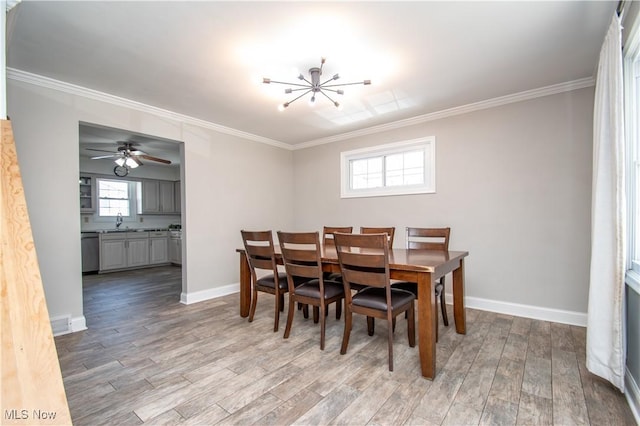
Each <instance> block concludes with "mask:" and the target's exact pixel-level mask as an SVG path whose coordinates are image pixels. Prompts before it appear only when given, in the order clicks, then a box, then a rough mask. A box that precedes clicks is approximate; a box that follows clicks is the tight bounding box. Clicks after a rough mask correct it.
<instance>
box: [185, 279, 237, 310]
mask: <svg viewBox="0 0 640 426" xmlns="http://www.w3.org/2000/svg"><path fill="white" fill-rule="evenodd" d="M239 292H240V283H234V284H229V285H225V286H223V287H215V288H209V289H207V290H200V291H194V292H192V293H185V292H182V293H181V294H180V303H184V304H185V305H190V304H192V303H198V302H204V301H205V300H210V299H217V298H218V297H222V296H227V295H229V294H234V293H239Z"/></svg>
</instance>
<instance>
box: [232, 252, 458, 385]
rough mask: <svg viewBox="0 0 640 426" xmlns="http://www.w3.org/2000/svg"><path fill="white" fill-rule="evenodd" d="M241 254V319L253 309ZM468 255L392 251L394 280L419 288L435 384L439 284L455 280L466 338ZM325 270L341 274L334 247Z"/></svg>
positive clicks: (423, 358)
mask: <svg viewBox="0 0 640 426" xmlns="http://www.w3.org/2000/svg"><path fill="white" fill-rule="evenodd" d="M275 251H276V260H277V262H278V264H282V254H281V253H280V250H279V247H277V246H276V248H275ZM236 252H238V253H239V254H240V316H241V317H247V316H248V315H249V308H250V306H251V272H250V269H249V264H248V261H247V257H246V253H245V250H244V249H243V248H242V249H237V250H236ZM468 255H469V252H468V251H439V250H419V249H398V248H394V249H392V250H390V251H389V274H390V278H391V279H392V280H402V281H410V282H415V283H417V284H418V308H417V310H418V351H419V356H420V368H421V371H422V376H424V377H425V378H427V379H431V380H433V379H434V378H435V375H436V323H437V315H438V309H437V305H436V297H435V291H434V285H435V282H436V281H437V280H438V279H439V278H440V277H442V276H444V275H446V274H449V273H452V276H453V285H452V288H453V317H454V322H455V327H456V332H457V333H459V334H466V320H465V310H464V259H465V257H467V256H468ZM321 256H322V268H323V270H324V271H326V272H338V273H339V272H340V263H339V262H338V254H337V252H336V248H335V246H334V245H333V244H324V245H323V246H322V253H321Z"/></svg>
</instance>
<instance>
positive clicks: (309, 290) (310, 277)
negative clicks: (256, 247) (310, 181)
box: [278, 231, 344, 350]
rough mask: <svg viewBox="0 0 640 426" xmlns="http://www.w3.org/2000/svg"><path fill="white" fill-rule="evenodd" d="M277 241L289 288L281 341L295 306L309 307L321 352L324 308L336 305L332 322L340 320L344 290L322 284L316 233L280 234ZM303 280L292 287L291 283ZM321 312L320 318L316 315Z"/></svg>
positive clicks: (327, 282) (330, 283) (335, 284)
mask: <svg viewBox="0 0 640 426" xmlns="http://www.w3.org/2000/svg"><path fill="white" fill-rule="evenodd" d="M278 241H279V242H280V251H281V252H282V260H283V263H284V266H285V270H286V271H287V279H288V284H289V312H288V314H287V326H286V328H285V331H284V338H285V339H287V338H289V333H290V332H291V325H292V323H293V316H294V314H295V309H294V306H295V303H296V302H298V304H303V305H311V306H313V307H314V308H313V319H314V322H317V320H318V317H320V349H321V350H324V341H325V339H324V336H325V329H326V308H327V307H328V306H329V305H330V304H332V303H335V304H336V319H340V316H341V310H342V299H343V298H344V287H343V285H342V283H339V282H335V281H330V280H325V279H324V277H323V273H322V255H321V250H320V234H319V233H318V232H281V231H278ZM296 279H301V280H304V282H303V283H302V284H299V285H296V282H295V280H296ZM320 312H322V313H323V314H324V315H319V313H320Z"/></svg>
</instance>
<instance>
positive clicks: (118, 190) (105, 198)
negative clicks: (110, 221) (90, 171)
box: [97, 179, 132, 217]
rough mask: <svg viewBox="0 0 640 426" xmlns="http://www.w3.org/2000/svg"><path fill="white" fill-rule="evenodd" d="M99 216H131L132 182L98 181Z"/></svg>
mask: <svg viewBox="0 0 640 426" xmlns="http://www.w3.org/2000/svg"><path fill="white" fill-rule="evenodd" d="M97 183H98V216H117V215H118V213H119V214H121V215H122V216H124V217H128V216H131V211H132V209H131V196H130V194H131V192H132V191H131V188H130V184H131V182H128V181H125V180H108V179H98V181H97Z"/></svg>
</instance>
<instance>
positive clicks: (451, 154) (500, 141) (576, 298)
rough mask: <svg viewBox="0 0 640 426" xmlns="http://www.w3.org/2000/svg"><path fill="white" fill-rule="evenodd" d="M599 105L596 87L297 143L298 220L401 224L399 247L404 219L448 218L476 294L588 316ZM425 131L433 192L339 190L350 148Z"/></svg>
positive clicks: (430, 222) (439, 221)
mask: <svg viewBox="0 0 640 426" xmlns="http://www.w3.org/2000/svg"><path fill="white" fill-rule="evenodd" d="M592 115H593V88H587V89H581V90H577V91H573V92H567V93H563V94H557V95H553V96H547V97H542V98H538V99H534V100H529V101H525V102H518V103H514V104H510V105H506V106H501V107H498V108H492V109H486V110H482V111H477V112H473V113H469V114H465V115H459V116H455V117H450V118H446V119H441V120H437V121H431V122H426V123H423V124H420V125H415V126H413V127H407V128H403V129H397V130H394V131H389V132H384V133H377V134H373V135H369V136H366V137H358V138H354V139H352V140H347V141H341V142H337V143H331V144H327V145H321V146H316V147H313V148H308V149H304V150H299V151H295V152H294V175H295V186H294V200H295V201H296V202H295V205H294V218H295V221H296V222H295V223H296V227H297V228H298V229H300V230H304V229H318V230H320V229H322V226H323V225H332V226H338V225H352V226H354V227H356V228H358V227H359V226H362V225H369V226H376V225H377V226H389V225H393V226H395V227H396V230H397V233H396V240H395V244H396V245H398V246H400V247H402V246H403V245H404V228H405V227H407V226H423V227H429V226H450V227H451V228H452V233H451V242H450V248H451V249H452V250H456V249H458V250H468V251H469V252H470V255H469V257H468V259H467V262H466V295H467V296H468V297H470V298H478V299H486V300H492V301H500V302H505V303H507V304H523V305H531V306H535V307H544V308H550V309H554V310H561V311H571V312H577V313H582V314H584V313H586V311H587V294H588V291H587V290H588V285H589V245H590V209H591V155H592V154H591V151H592ZM422 136H435V137H436V191H437V192H436V193H435V194H420V195H407V196H389V197H374V198H356V199H340V152H341V151H346V150H351V149H355V148H360V147H365V146H372V145H379V144H384V143H390V142H397V141H402V140H409V139H414V138H418V137H422ZM449 282H450V281H449ZM448 291H450V290H448ZM469 304H470V305H472V304H473V301H471V303H469Z"/></svg>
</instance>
